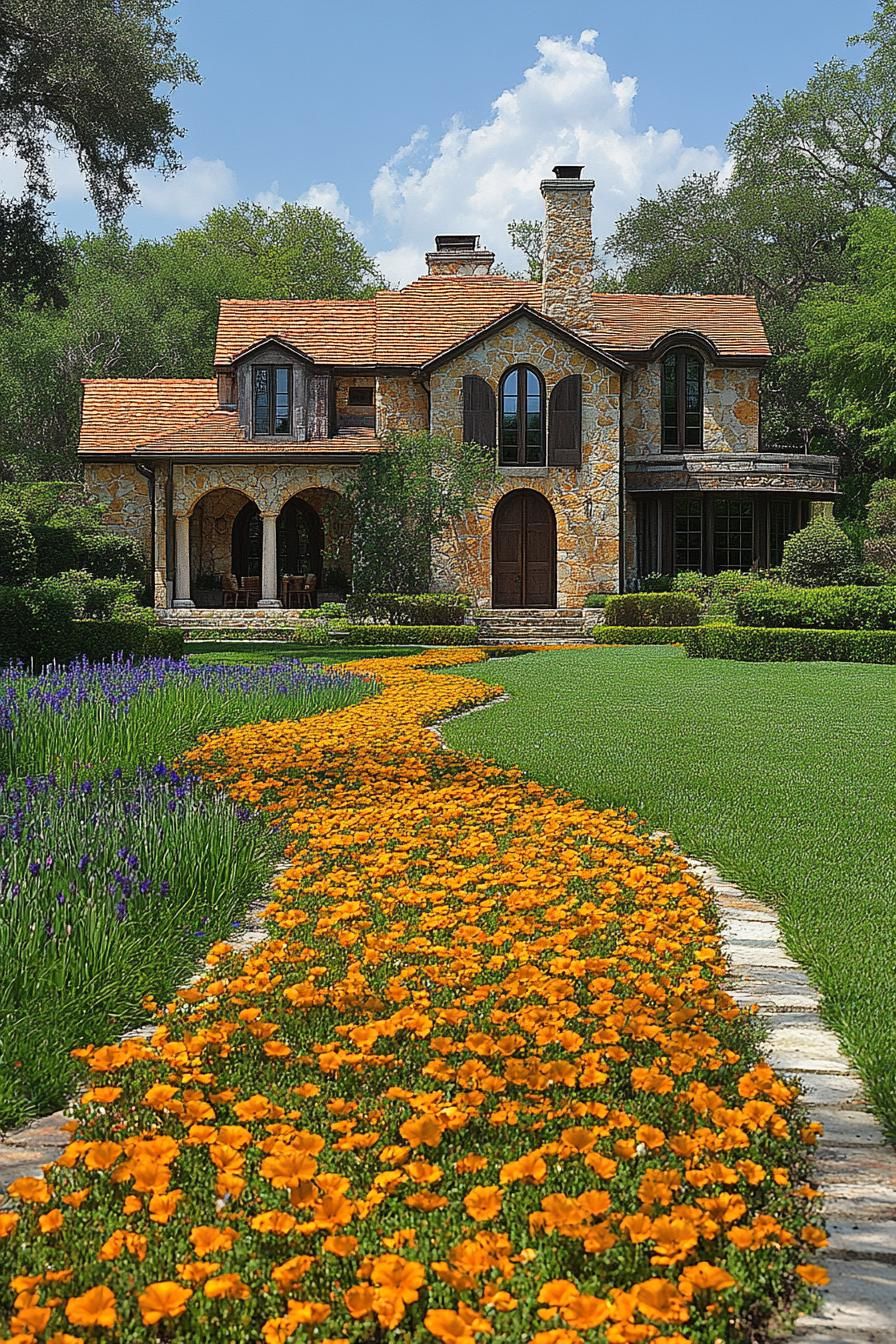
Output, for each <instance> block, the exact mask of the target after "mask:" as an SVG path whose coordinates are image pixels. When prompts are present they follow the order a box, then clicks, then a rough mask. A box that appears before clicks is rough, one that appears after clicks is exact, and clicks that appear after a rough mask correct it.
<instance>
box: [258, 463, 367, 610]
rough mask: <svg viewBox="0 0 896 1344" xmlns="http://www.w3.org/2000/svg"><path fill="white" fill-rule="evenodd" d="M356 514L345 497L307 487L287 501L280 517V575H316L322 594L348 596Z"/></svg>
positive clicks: (322, 487) (278, 559) (334, 491)
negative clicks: (353, 521) (353, 526)
mask: <svg viewBox="0 0 896 1344" xmlns="http://www.w3.org/2000/svg"><path fill="white" fill-rule="evenodd" d="M351 548H352V514H351V506H350V505H349V503H348V501H347V500H346V498H345V496H344V495H341V494H340V493H339V492H338V491H336V490H331V489H328V488H327V487H325V486H307V487H306V488H305V489H303V490H298V491H296V492H295V493H294V494H291V495H289V496H288V497H287V498H286V499H284V501H283V504H282V507H281V509H280V514H279V516H278V518H277V569H278V573H279V575H280V576H281V577H282V576H283V575H284V574H290V573H291V574H296V573H299V574H314V575H315V576H316V577H317V580H318V591H319V592H320V591H325V592H327V593H328V595H330V596H333V597H344V596H345V594H346V592H347V591H348V588H349V586H350V583H351V572H352V558H351Z"/></svg>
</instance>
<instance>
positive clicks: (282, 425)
mask: <svg viewBox="0 0 896 1344" xmlns="http://www.w3.org/2000/svg"><path fill="white" fill-rule="evenodd" d="M289 421H290V414H289V369H288V368H287V367H285V366H281V367H280V368H277V369H275V370H274V433H275V434H288V433H289Z"/></svg>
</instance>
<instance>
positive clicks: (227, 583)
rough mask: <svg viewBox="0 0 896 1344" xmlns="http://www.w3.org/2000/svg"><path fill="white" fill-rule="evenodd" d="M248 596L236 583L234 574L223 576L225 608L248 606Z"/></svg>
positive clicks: (222, 588)
mask: <svg viewBox="0 0 896 1344" xmlns="http://www.w3.org/2000/svg"><path fill="white" fill-rule="evenodd" d="M246 597H247V594H246V593H245V592H244V590H243V589H242V588H241V587H240V585H239V584H238V583H237V581H236V576H235V575H234V574H222V575H221V604H222V606H225V607H233V608H234V609H235V608H236V607H244V606H246Z"/></svg>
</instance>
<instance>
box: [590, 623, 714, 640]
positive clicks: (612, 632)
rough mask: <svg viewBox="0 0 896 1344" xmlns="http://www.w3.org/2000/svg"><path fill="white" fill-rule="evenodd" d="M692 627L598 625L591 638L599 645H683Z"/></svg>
mask: <svg viewBox="0 0 896 1344" xmlns="http://www.w3.org/2000/svg"><path fill="white" fill-rule="evenodd" d="M692 629H693V626H690V625H596V626H595V627H594V629H593V630H592V631H591V638H592V639H593V640H594V641H595V643H597V644H682V643H684V636H685V633H686V632H687V631H688V630H692Z"/></svg>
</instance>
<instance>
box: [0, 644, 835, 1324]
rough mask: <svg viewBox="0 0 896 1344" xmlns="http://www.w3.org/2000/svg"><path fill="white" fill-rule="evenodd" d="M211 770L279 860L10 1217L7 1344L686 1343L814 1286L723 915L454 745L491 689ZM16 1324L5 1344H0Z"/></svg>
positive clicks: (807, 1241) (15, 1191) (244, 734)
mask: <svg viewBox="0 0 896 1344" xmlns="http://www.w3.org/2000/svg"><path fill="white" fill-rule="evenodd" d="M477 656H481V655H477V652H476V651H475V650H439V651H436V652H432V653H429V654H424V655H422V656H418V657H413V658H391V659H386V660H382V661H381V660H370V661H369V662H366V663H365V662H359V663H354V664H352V670H353V671H359V672H367V673H369V674H370V675H372V676H374V677H375V678H376V679H377V681H378V682H379V683H380V688H381V690H380V694H379V695H378V696H375V697H372V698H370V699H368V700H365V701H364V702H362V703H361V704H358V705H355V706H353V707H351V708H348V709H344V710H339V711H334V712H331V713H327V714H322V715H320V716H318V717H315V718H311V719H306V720H304V721H301V722H298V723H261V724H255V725H251V726H248V727H243V728H236V729H232V730H228V731H225V732H221V733H218V734H216V735H215V736H212V737H209V738H207V739H204V740H203V741H201V742H200V744H199V745H198V746H197V748H196V749H195V750H194V751H193V752H191V753H190V755H189V757H188V761H189V764H190V766H191V767H192V768H194V769H199V770H200V771H201V772H202V773H203V774H204V775H205V776H206V777H207V778H209V779H211V780H213V781H215V782H216V783H217V784H218V785H220V786H221V787H223V788H225V789H227V790H228V791H229V793H230V794H231V795H232V796H233V797H234V798H235V799H238V800H240V801H241V802H245V803H249V804H251V805H253V806H256V807H259V808H263V809H264V810H265V811H267V812H268V813H269V814H270V816H271V819H272V821H274V822H276V823H277V824H278V825H279V826H280V827H281V828H282V829H283V832H284V835H285V837H287V839H288V843H287V844H286V855H287V863H286V866H285V868H284V870H283V871H282V872H281V873H280V875H279V876H278V878H277V879H276V883H275V887H276V891H275V899H274V900H272V902H271V904H270V905H269V907H268V909H267V912H266V918H267V919H268V921H269V922H270V928H271V936H270V937H269V938H268V939H267V940H266V941H265V942H264V943H261V944H259V945H257V946H256V948H255V949H253V951H252V952H251V953H250V954H248V955H245V956H242V957H239V956H237V955H236V954H234V953H233V951H232V949H230V948H229V947H228V946H227V945H226V944H220V945H218V946H217V947H215V948H213V949H212V952H211V953H210V955H209V957H208V962H209V965H208V969H207V972H206V973H205V974H204V975H203V977H202V978H201V979H200V980H198V981H197V982H196V983H195V984H193V985H192V986H190V987H189V988H187V989H185V990H183V991H182V992H181V993H180V994H179V995H178V997H177V999H176V1001H175V1002H173V1003H171V1004H169V1005H167V1006H165V1007H161V1008H158V1009H157V1010H156V1019H157V1020H156V1029H155V1032H154V1035H153V1036H152V1039H151V1040H149V1041H147V1040H129V1041H125V1042H124V1043H122V1044H121V1045H118V1046H103V1047H98V1048H94V1047H86V1048H85V1049H84V1050H83V1051H82V1052H80V1053H81V1055H82V1057H83V1059H84V1062H85V1065H86V1068H87V1069H88V1071H89V1074H90V1086H89V1088H88V1090H87V1091H86V1092H85V1093H84V1095H83V1097H82V1099H81V1103H80V1104H79V1106H78V1108H77V1112H76V1122H73V1125H72V1139H71V1142H70V1143H69V1146H68V1148H67V1149H66V1150H65V1151H64V1152H63V1154H62V1156H61V1157H60V1158H59V1160H58V1161H57V1162H56V1163H54V1164H53V1165H52V1166H51V1167H49V1168H48V1169H47V1170H46V1173H45V1179H39V1180H32V1179H25V1180H19V1181H16V1182H14V1183H13V1185H12V1186H11V1187H10V1192H9V1193H10V1196H11V1201H12V1205H13V1207H12V1208H11V1209H10V1210H9V1211H7V1212H0V1273H2V1279H0V1282H2V1283H4V1284H8V1286H9V1301H8V1309H7V1314H6V1320H7V1321H8V1331H9V1334H8V1338H10V1339H14V1340H16V1341H18V1344H30V1342H31V1341H33V1340H51V1341H53V1342H54V1344H73V1342H74V1341H77V1340H88V1339H89V1340H97V1339H109V1340H113V1339H114V1340H128V1341H130V1340H144V1339H148V1338H152V1339H165V1340H177V1339H183V1340H187V1339H189V1340H214V1341H226V1344H237V1342H238V1341H253V1342H254V1341H258V1340H263V1341H264V1344H283V1342H284V1341H287V1340H295V1341H311V1340H314V1341H318V1342H321V1341H329V1342H330V1344H335V1341H349V1342H351V1344H356V1342H357V1344H361V1342H362V1341H363V1342H365V1344H373V1342H374V1341H377V1340H383V1339H384V1338H385V1337H386V1336H389V1335H393V1334H394V1336H395V1338H396V1339H398V1340H402V1341H433V1340H437V1341H444V1342H445V1344H449V1342H450V1344H481V1342H482V1341H489V1340H491V1341H494V1342H495V1344H526V1342H527V1341H531V1344H591V1342H593V1344H635V1342H639V1341H651V1340H654V1339H662V1340H666V1341H677V1344H685V1341H692V1342H693V1344H713V1342H715V1341H728V1340H731V1341H733V1340H742V1339H744V1338H746V1337H747V1335H748V1334H749V1337H751V1338H752V1337H754V1336H753V1334H750V1332H751V1331H756V1330H758V1329H761V1324H762V1321H763V1320H764V1319H765V1318H766V1317H767V1316H768V1314H769V1313H770V1312H771V1310H772V1309H773V1307H774V1306H775V1304H780V1303H781V1302H783V1301H789V1300H792V1299H793V1298H794V1296H795V1295H796V1294H798V1293H799V1292H801V1291H802V1292H806V1291H808V1289H807V1288H806V1287H805V1286H804V1285H811V1284H813V1283H816V1282H818V1281H819V1278H820V1276H821V1274H822V1272H821V1271H819V1270H818V1269H817V1267H815V1266H813V1265H812V1264H810V1263H806V1256H807V1254H809V1255H811V1250H810V1249H809V1248H814V1247H816V1246H818V1245H821V1244H823V1242H824V1233H823V1232H822V1231H821V1229H820V1228H819V1227H818V1226H817V1223H816V1222H815V1221H814V1220H813V1216H812V1201H813V1198H814V1196H815V1191H814V1190H813V1189H812V1188H811V1186H808V1185H806V1184H805V1174H806V1173H805V1169H804V1168H805V1165H806V1159H807V1153H808V1147H809V1145H810V1144H811V1142H812V1141H813V1140H814V1137H815V1133H814V1127H812V1126H804V1125H802V1121H801V1118H800V1114H799V1111H798V1110H797V1108H796V1106H795V1101H794V1093H793V1091H792V1089H791V1088H790V1087H788V1086H787V1085H786V1084H785V1083H784V1082H782V1081H781V1080H780V1079H779V1078H777V1077H776V1076H775V1074H774V1073H773V1071H772V1070H771V1069H770V1068H769V1067H768V1066H767V1065H765V1064H763V1063H762V1062H761V1060H759V1059H758V1058H757V1054H756V1050H755V1046H754V1043H753V1031H752V1027H751V1023H750V1020H749V1017H748V1016H747V1015H744V1014H742V1013H741V1012H740V1011H739V1010H738V1008H737V1007H736V1006H735V1005H734V1003H733V1002H732V1001H731V999H730V998H729V997H728V996H727V995H726V994H725V992H724V991H723V990H722V988H721V986H720V979H721V977H722V975H723V973H724V969H725V968H724V964H723V960H722V957H721V954H720V947H719V934H718V929H717V926H716V922H715V919H714V916H713V912H712V909H711V906H710V903H709V898H708V896H707V894H706V893H705V892H704V891H703V890H702V888H701V887H700V885H699V883H698V882H697V880H696V879H695V878H694V877H693V876H692V875H691V874H690V873H688V872H687V871H686V869H685V868H684V866H683V865H682V863H681V861H680V859H679V858H678V856H677V855H676V854H675V853H674V851H672V850H670V849H669V848H668V847H666V846H664V844H663V843H662V842H659V841H656V840H654V839H650V838H649V837H647V836H646V835H645V834H643V832H642V830H641V829H640V828H639V827H638V825H637V823H636V821H635V819H634V818H633V817H631V816H629V815H626V814H623V813H620V812H618V811H605V812H598V811H595V810H594V809H592V808H590V807H587V806H585V805H584V804H583V803H580V802H576V801H574V800H573V799H570V798H568V797H566V796H564V795H563V794H560V793H558V792H556V791H551V790H548V789H544V788H542V787H541V786H540V785H538V784H536V783H534V782H533V781H531V780H528V779H526V778H525V777H524V776H523V775H521V774H520V773H519V772H516V771H507V770H503V769H500V768H498V767H497V766H495V765H493V764H490V763H488V762H484V761H477V760H471V759H468V758H466V757H464V756H462V755H460V754H458V753H451V752H446V751H443V750H441V749H440V747H439V745H438V743H437V741H436V738H435V736H434V735H433V734H432V733H430V732H428V731H427V730H426V728H425V725H426V724H427V723H431V722H433V721H435V720H436V719H439V718H442V717H444V716H446V715H448V714H450V713H451V712H453V711H457V710H459V709H461V708H464V707H469V706H472V705H474V704H482V703H485V702H486V701H488V700H489V699H491V698H492V697H494V696H495V695H497V694H499V690H498V688H495V687H492V686H488V685H485V684H482V683H479V682H476V681H472V680H468V679H466V678H460V677H451V676H448V675H434V674H433V672H432V671H431V670H429V669H433V668H446V667H450V666H451V665H454V664H459V663H462V662H470V661H475V660H476V658H477ZM0 1328H2V1327H0Z"/></svg>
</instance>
